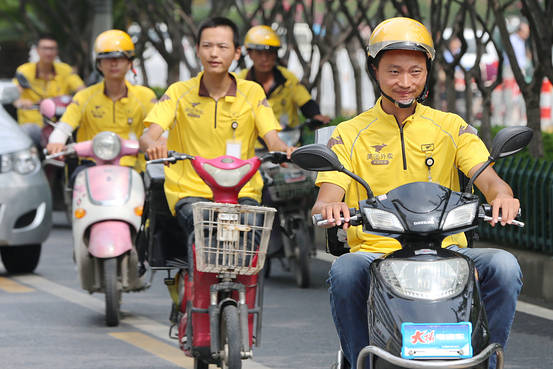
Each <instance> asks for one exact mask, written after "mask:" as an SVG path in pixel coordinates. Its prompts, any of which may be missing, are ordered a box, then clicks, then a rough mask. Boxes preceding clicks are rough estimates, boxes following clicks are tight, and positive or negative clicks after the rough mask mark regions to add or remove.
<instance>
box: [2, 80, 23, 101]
mask: <svg viewBox="0 0 553 369" xmlns="http://www.w3.org/2000/svg"><path fill="white" fill-rule="evenodd" d="M18 97H19V89H18V88H17V86H16V85H15V83H12V82H3V81H2V82H0V104H2V105H3V104H11V103H13V102H14V101H15V100H17V98H18Z"/></svg>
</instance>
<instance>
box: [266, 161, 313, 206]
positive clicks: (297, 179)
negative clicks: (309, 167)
mask: <svg viewBox="0 0 553 369" xmlns="http://www.w3.org/2000/svg"><path fill="white" fill-rule="evenodd" d="M271 177H272V179H273V181H272V183H271V184H270V185H268V186H267V190H268V191H269V195H270V196H271V200H272V201H274V202H286V201H290V200H294V199H302V198H306V197H310V196H312V195H313V192H314V191H315V181H314V180H313V176H312V174H311V172H307V171H304V170H298V169H293V170H285V168H280V170H279V171H278V172H277V173H274V174H272V175H271Z"/></svg>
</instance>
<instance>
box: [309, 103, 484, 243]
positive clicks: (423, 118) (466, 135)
mask: <svg viewBox="0 0 553 369" xmlns="http://www.w3.org/2000/svg"><path fill="white" fill-rule="evenodd" d="M381 99H382V98H380V99H378V101H377V103H376V105H375V106H374V107H373V108H371V109H369V110H368V111H366V112H364V113H362V114H360V115H358V116H357V117H355V118H354V119H351V120H349V121H346V122H343V123H341V124H339V125H338V127H337V128H336V130H335V131H334V133H333V135H332V137H331V138H330V140H329V142H328V146H330V147H332V150H333V151H334V152H335V153H336V154H337V155H338V157H339V158H340V161H341V162H342V164H344V166H345V167H346V168H347V169H349V170H350V171H352V172H353V173H355V174H357V175H359V176H360V177H361V178H363V179H365V180H366V181H367V182H368V184H369V185H370V187H371V189H372V190H373V192H374V194H375V196H378V195H382V194H385V193H387V192H389V191H390V190H392V189H394V188H396V187H399V186H401V185H404V184H406V183H411V182H425V181H428V180H429V171H428V167H427V166H426V165H425V159H426V158H427V157H432V158H433V159H434V165H433V166H432V167H431V169H430V176H431V178H432V181H433V182H434V183H439V184H441V185H442V186H445V187H448V188H451V189H453V190H456V191H458V190H459V176H458V172H457V169H460V170H461V171H462V172H463V173H465V174H467V173H468V172H469V171H470V170H471V169H472V168H473V167H474V166H475V165H477V164H480V163H483V162H485V161H486V160H487V159H488V156H489V153H488V150H487V149H486V146H485V145H484V143H483V142H482V141H481V140H480V138H478V136H477V135H476V130H475V129H474V128H472V127H471V126H469V125H468V124H467V123H466V122H465V121H464V120H463V119H462V118H461V117H459V116H458V115H455V114H451V113H445V112H441V111H439V110H435V109H432V108H429V107H427V106H424V105H422V104H417V106H416V110H415V113H414V114H413V115H411V116H410V117H408V118H407V119H406V120H405V122H404V125H403V127H402V128H400V125H399V124H398V123H397V122H396V120H395V118H394V116H393V115H389V114H386V113H385V112H384V111H383V110H382V108H381V105H380V102H381ZM323 182H329V183H334V184H336V185H338V186H340V187H342V188H343V189H344V190H345V191H346V203H347V204H348V206H349V207H358V206H359V205H358V202H359V201H360V200H364V199H366V198H367V193H366V191H365V189H364V188H363V187H362V186H361V185H360V184H358V183H357V182H356V181H355V180H353V179H351V178H350V177H348V176H347V175H345V174H343V173H337V172H321V173H319V174H318V176H317V181H316V183H317V184H318V185H320V184H321V183H323ZM348 244H349V245H350V247H351V251H352V252H355V251H358V250H362V251H367V252H381V253H388V252H392V251H394V250H397V249H399V248H400V244H399V242H398V241H397V240H395V239H392V238H387V237H382V236H377V235H372V234H368V233H363V230H362V229H361V226H358V227H350V228H349V229H348ZM451 244H457V245H460V246H462V247H466V244H467V242H466V238H465V236H464V234H463V233H460V234H457V235H453V236H449V237H447V238H446V239H444V242H443V246H444V247H445V246H449V245H451Z"/></svg>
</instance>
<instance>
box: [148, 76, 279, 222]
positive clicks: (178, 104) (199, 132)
mask: <svg viewBox="0 0 553 369" xmlns="http://www.w3.org/2000/svg"><path fill="white" fill-rule="evenodd" d="M202 76H203V72H201V73H199V74H198V75H197V76H196V77H194V78H192V79H190V80H188V81H184V82H177V83H173V84H172V85H171V86H169V88H168V89H167V91H166V92H165V94H164V95H163V96H162V97H161V98H160V99H159V101H158V103H157V104H156V105H155V106H154V108H153V109H152V111H151V112H150V114H148V116H147V117H146V120H145V124H146V125H149V124H150V123H155V124H157V125H159V126H161V127H162V128H163V129H169V137H168V139H167V148H168V149H169V150H175V151H177V152H181V153H186V154H190V155H198V156H202V157H205V158H208V159H211V158H216V157H218V156H222V155H225V154H226V145H227V141H228V140H233V139H234V140H236V141H237V142H240V143H241V155H240V158H241V159H249V158H252V157H254V156H255V153H254V145H255V141H256V140H257V137H258V136H260V137H263V136H265V135H266V134H267V133H268V132H269V131H272V130H279V129H280V125H279V124H278V122H277V120H276V119H275V116H274V114H273V111H272V110H271V108H270V106H269V104H268V103H267V99H266V98H265V93H264V92H263V89H262V88H261V86H259V85H258V84H257V83H254V82H250V81H246V80H243V79H236V77H235V76H234V75H233V74H230V76H231V77H232V79H233V84H232V85H231V87H230V89H229V91H227V94H226V96H225V97H222V98H220V99H219V100H218V101H215V100H214V99H213V98H211V97H210V96H209V93H208V92H207V89H206V88H205V86H204V85H203V83H202ZM233 123H236V124H235V126H236V129H233V128H232V126H233ZM262 187H263V181H262V179H261V175H260V174H259V173H256V174H255V175H254V176H253V178H252V179H251V180H250V181H249V182H248V183H247V184H246V185H245V186H244V187H243V188H242V190H241V191H240V194H239V197H251V198H254V199H256V200H257V201H260V200H261V189H262ZM165 195H166V196H167V202H168V204H169V208H170V209H171V211H172V212H174V208H175V204H176V203H177V201H178V200H179V199H181V198H183V197H190V196H198V197H205V198H212V197H213V194H212V192H211V189H210V188H209V186H208V185H207V184H205V183H204V182H203V181H202V179H201V178H200V177H199V176H198V175H197V174H196V172H195V171H194V169H193V168H192V165H191V164H190V162H189V161H188V160H184V161H180V162H178V163H176V164H172V165H171V166H169V167H165Z"/></svg>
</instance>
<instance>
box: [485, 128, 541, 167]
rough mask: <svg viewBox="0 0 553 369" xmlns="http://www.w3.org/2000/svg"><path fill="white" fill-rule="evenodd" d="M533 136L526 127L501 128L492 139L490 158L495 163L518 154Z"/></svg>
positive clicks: (530, 130)
mask: <svg viewBox="0 0 553 369" xmlns="http://www.w3.org/2000/svg"><path fill="white" fill-rule="evenodd" d="M533 134H534V132H533V131H532V129H530V128H528V127H522V126H519V127H507V128H503V129H502V130H501V131H499V132H498V133H497V134H496V135H495V137H494V139H493V143H492V150H491V154H490V158H491V159H492V160H493V161H495V160H497V159H500V158H504V157H506V156H510V155H514V154H516V153H518V152H520V151H521V150H522V149H524V148H525V147H526V145H528V144H529V143H530V140H531V139H532V135H533Z"/></svg>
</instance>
